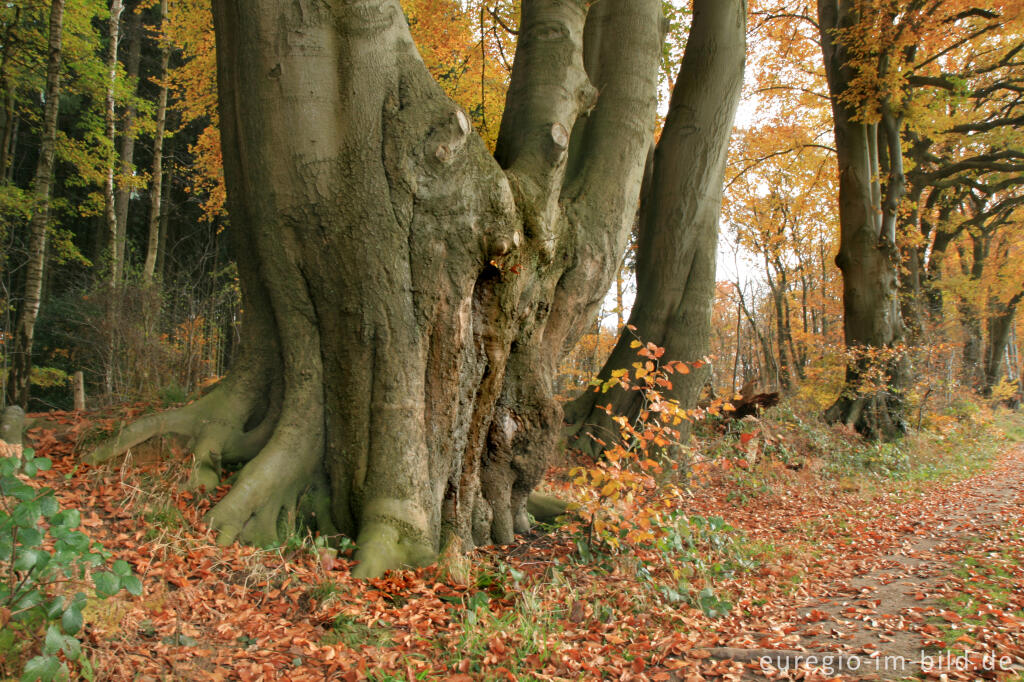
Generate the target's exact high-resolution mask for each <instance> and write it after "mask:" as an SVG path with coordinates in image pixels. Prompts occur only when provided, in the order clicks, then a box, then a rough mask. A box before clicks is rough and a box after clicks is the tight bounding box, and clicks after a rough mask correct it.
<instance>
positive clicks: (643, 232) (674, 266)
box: [566, 0, 747, 453]
mask: <svg viewBox="0 0 1024 682" xmlns="http://www.w3.org/2000/svg"><path fill="white" fill-rule="evenodd" d="M746 11H747V3H746V1H745V0H695V2H694V12H693V24H692V26H691V29H690V37H689V40H688V42H687V45H686V53H685V55H684V57H683V62H682V65H681V66H680V71H679V76H678V78H677V79H676V84H675V88H674V89H673V92H672V101H671V103H670V105H669V112H668V116H667V118H666V120H665V128H664V131H663V132H662V135H661V139H660V140H659V142H658V145H657V148H656V150H655V152H654V154H653V168H652V169H650V172H649V179H648V182H647V183H646V184H647V187H646V190H645V193H644V196H643V199H642V201H641V207H640V231H639V239H638V241H637V266H636V273H637V295H636V301H635V302H634V304H633V309H632V310H631V311H630V315H629V324H628V325H627V328H626V329H624V330H623V332H622V333H621V334H620V336H619V340H618V342H617V343H616V345H615V348H614V350H613V351H612V354H611V356H610V357H609V358H608V360H607V361H606V362H605V364H604V367H603V368H602V369H601V372H600V374H599V375H598V376H599V378H601V379H602V380H606V379H608V378H609V377H610V376H611V373H612V372H613V371H614V370H617V369H627V368H629V367H630V366H631V365H632V363H633V362H635V361H636V360H637V355H636V350H635V349H634V348H632V347H631V344H632V342H633V341H634V339H636V338H639V339H641V340H642V341H643V342H645V343H654V344H656V345H658V346H660V347H662V348H664V349H665V354H664V357H665V359H666V360H680V361H683V362H694V361H698V360H702V359H703V358H704V357H705V356H706V355H707V354H708V352H709V345H710V339H711V313H712V306H713V304H714V297H715V264H716V258H717V255H718V219H719V214H720V211H721V203H722V180H723V176H724V173H725V160H726V153H727V151H728V143H729V136H730V134H731V132H732V125H733V119H734V116H735V113H736V107H737V105H738V103H739V95H740V90H741V86H742V84H743V68H744V62H745V57H746ZM630 327H632V329H631V328H630ZM634 329H635V331H634ZM709 372H710V367H708V366H705V367H703V368H701V369H696V370H694V371H692V372H690V373H689V374H687V375H675V376H674V377H673V384H672V388H671V390H669V391H667V394H668V397H670V398H674V399H676V400H678V401H679V404H680V405H683V406H692V405H694V404H695V403H696V401H697V398H698V396H699V393H700V389H701V388H702V387H703V385H704V383H705V382H706V381H707V377H708V375H709ZM598 401H600V402H601V403H602V405H607V404H609V403H610V404H611V405H612V411H613V412H614V413H615V414H617V415H624V416H626V417H627V418H629V419H630V420H632V419H634V418H635V417H636V416H637V414H638V413H639V412H640V409H641V407H642V404H643V402H642V396H641V395H640V393H639V392H638V391H627V390H623V389H622V388H621V387H616V388H613V389H612V390H611V391H609V392H608V393H606V394H599V393H595V392H593V391H587V392H584V393H583V394H582V395H580V396H579V397H578V398H577V399H576V400H574V401H573V402H572V403H570V405H568V406H567V407H566V419H567V421H568V422H569V423H570V424H572V425H573V430H574V431H575V434H574V436H573V439H572V444H573V446H574V447H578V448H580V449H582V450H585V451H588V452H592V453H593V452H598V451H600V450H602V449H603V447H604V446H602V445H601V443H602V442H607V440H608V437H609V436H613V437H614V436H616V435H617V434H618V431H617V428H616V425H615V423H614V422H613V421H612V418H611V416H610V415H609V414H607V413H606V411H605V410H604V409H602V408H601V407H598V406H597V402H598Z"/></svg>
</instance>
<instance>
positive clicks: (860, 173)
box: [818, 0, 906, 439]
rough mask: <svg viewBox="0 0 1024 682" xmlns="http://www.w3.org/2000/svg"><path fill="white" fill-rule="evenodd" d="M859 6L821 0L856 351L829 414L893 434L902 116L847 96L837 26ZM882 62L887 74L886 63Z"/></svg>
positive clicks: (899, 420)
mask: <svg viewBox="0 0 1024 682" xmlns="http://www.w3.org/2000/svg"><path fill="white" fill-rule="evenodd" d="M859 6H860V3H857V2H854V0H818V23H819V26H820V29H821V45H822V52H823V55H824V58H825V73H826V76H827V77H828V85H829V92H830V94H831V98H832V113H833V119H834V127H835V138H836V156H837V159H838V163H839V226H840V243H839V254H838V255H837V256H836V265H838V266H839V269H840V271H842V273H843V328H844V332H845V341H846V347H847V348H848V349H849V350H850V352H851V353H852V358H851V359H850V361H849V362H848V363H847V367H846V382H845V386H844V389H843V392H842V394H841V395H840V396H839V398H838V399H837V400H836V402H835V404H834V405H832V407H830V408H829V410H828V411H827V413H826V418H827V419H828V420H829V421H832V422H843V423H845V424H848V425H850V426H853V427H855V428H856V429H857V430H858V431H859V432H860V433H862V434H864V435H866V436H869V437H874V438H883V439H890V438H895V437H898V436H899V435H900V434H902V433H903V432H904V431H905V430H906V426H905V421H904V418H903V402H904V401H903V397H902V394H901V384H902V383H903V375H904V373H905V369H904V362H903V361H902V360H901V359H900V358H899V357H898V351H897V350H896V348H897V347H898V346H899V345H900V344H901V342H902V340H903V320H902V316H901V314H900V300H899V281H898V267H899V253H898V251H897V249H896V220H897V214H898V209H899V204H900V200H901V198H902V197H903V193H904V191H905V180H904V174H903V153H902V145H901V143H900V127H901V125H902V121H901V119H900V117H899V116H898V115H897V114H896V113H895V112H894V111H893V109H892V108H891V106H890V103H889V101H888V100H887V99H886V100H883V102H882V104H881V112H880V117H881V120H880V121H879V122H877V123H869V122H865V121H864V120H861V119H859V118H858V113H859V112H858V111H857V110H856V108H855V107H853V106H851V105H850V104H849V103H848V102H846V101H844V97H845V95H846V93H847V90H848V89H849V87H850V83H851V81H852V80H853V79H854V77H855V75H856V72H855V70H854V67H852V66H851V53H850V50H849V49H848V46H846V45H845V44H844V43H842V42H841V41H840V40H839V39H838V36H837V34H836V31H837V30H842V29H844V28H849V27H850V26H853V25H855V24H856V23H857V22H859V21H861V20H863V19H864V18H863V17H861V15H860V13H859V12H858V9H857V8H858V7H859ZM873 11H877V10H873ZM880 59H881V58H880ZM880 70H881V72H882V74H883V76H884V71H885V70H884V68H881V69H880ZM883 181H884V182H883ZM879 384H881V385H879Z"/></svg>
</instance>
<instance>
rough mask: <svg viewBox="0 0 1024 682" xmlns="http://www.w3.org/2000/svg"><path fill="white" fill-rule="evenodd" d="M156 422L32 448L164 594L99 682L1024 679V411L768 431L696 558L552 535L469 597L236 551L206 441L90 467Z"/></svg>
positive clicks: (442, 584) (419, 577)
mask: <svg viewBox="0 0 1024 682" xmlns="http://www.w3.org/2000/svg"><path fill="white" fill-rule="evenodd" d="M143 409H146V408H144V407H143V406H136V407H133V408H126V409H125V410H121V411H120V412H119V413H117V414H114V413H104V414H82V413H50V414H47V415H38V416H39V417H42V418H43V419H42V420H40V421H37V425H36V426H35V427H34V428H32V429H30V431H29V433H28V445H30V446H32V447H33V448H34V449H35V450H36V454H37V455H40V456H46V457H49V458H50V459H52V461H53V468H52V469H51V470H49V471H45V472H40V474H39V478H40V480H41V483H42V484H44V485H48V486H50V487H52V488H54V489H55V490H56V491H57V494H58V498H59V500H60V501H61V503H62V505H63V506H65V507H74V508H77V509H79V510H81V512H82V519H83V520H82V525H83V530H84V531H86V532H87V533H88V534H89V536H90V537H91V538H93V539H94V540H95V541H98V542H100V543H102V544H103V545H104V546H105V547H106V548H107V549H108V550H109V551H111V552H112V553H113V555H114V557H115V558H118V559H124V560H126V561H128V562H129V563H130V564H131V565H132V566H133V567H134V569H135V571H136V573H137V575H138V576H139V577H141V578H142V581H143V585H144V591H143V594H142V595H141V596H139V597H132V596H129V595H127V594H125V593H121V594H119V595H116V596H115V597H112V598H109V599H107V600H102V601H101V600H96V601H92V602H90V604H89V605H88V607H87V608H86V628H85V631H84V635H83V637H82V638H83V642H84V644H85V651H86V653H87V655H88V659H89V661H90V666H91V668H92V676H93V678H94V679H96V680H129V679H130V680H235V679H240V680H279V679H280V680H324V679H332V680H333V679H341V680H356V679H371V680H420V679H423V680H426V679H430V680H433V679H449V680H477V679H480V680H526V679H538V680H563V679H567V680H589V679H621V680H675V679H678V680H685V681H686V682H695V681H696V680H701V679H723V680H740V679H765V678H767V679H805V680H818V679H820V680H825V679H864V678H876V679H878V678H885V679H903V678H910V677H920V676H925V677H930V678H936V679H943V680H955V679H997V678H998V679H1017V680H1022V679H1024V674H1022V671H1024V447H1022V446H1021V444H1020V443H1021V441H1022V440H1024V416H1021V415H1020V414H1016V415H1013V414H1004V415H1002V416H998V417H997V418H989V419H988V420H979V423H975V422H974V420H966V422H963V423H961V422H957V421H955V420H951V421H950V422H949V423H946V424H945V425H944V426H943V428H942V429H938V430H937V431H936V432H935V433H932V434H929V435H919V436H915V437H913V438H911V439H909V441H908V442H907V443H906V444H904V445H903V446H901V448H902V450H893V449H891V448H887V447H879V446H872V447H867V446H863V445H858V444H857V443H856V439H854V438H853V437H852V436H851V435H849V434H845V433H842V432H841V431H839V430H826V429H824V427H817V426H813V427H812V426H807V425H806V424H805V423H804V422H801V421H800V420H799V419H798V418H795V417H792V415H791V418H782V419H780V420H778V422H776V423H768V420H765V422H764V423H761V422H758V423H756V424H755V426H756V429H757V430H756V433H757V434H758V437H757V438H754V439H751V438H744V439H732V440H728V441H727V442H725V443H724V444H723V442H722V439H720V438H719V439H718V440H716V441H714V442H710V443H709V445H708V450H709V451H711V450H715V452H717V454H718V455H722V456H721V457H720V458H718V459H715V460H712V465H711V466H709V468H708V469H707V471H706V472H705V474H704V475H702V476H701V477H700V479H699V480H694V481H693V482H692V484H691V486H690V488H689V492H688V494H687V497H686V500H685V509H682V510H681V514H682V516H680V519H681V521H680V523H679V525H678V526H677V527H675V528H674V529H671V533H669V535H670V536H671V537H672V538H674V539H675V541H676V542H675V544H674V545H673V546H674V547H675V548H676V550H677V551H676V552H675V553H674V554H673V553H672V552H666V551H655V550H654V549H651V551H633V552H628V553H619V554H616V553H615V552H612V551H608V552H600V551H597V550H596V549H592V550H590V551H587V552H585V553H584V552H583V551H582V550H581V542H580V540H581V538H580V537H578V536H577V535H574V534H572V533H570V532H569V531H567V530H565V529H548V530H547V531H546V532H541V531H534V532H531V533H530V534H527V535H525V536H522V537H520V538H518V539H517V542H516V543H515V544H514V545H510V546H506V547H491V548H486V549H482V550H477V551H475V552H474V553H473V555H472V559H473V570H472V574H471V577H470V580H469V581H468V583H469V584H463V585H457V584H451V583H449V582H446V581H443V580H441V579H439V577H438V575H437V573H436V569H434V568H427V569H422V570H418V571H402V572H393V573H390V574H388V575H387V576H386V577H384V578H381V579H376V580H369V581H359V580H354V579H353V578H351V576H350V573H349V568H350V567H351V562H350V561H348V559H347V558H345V557H344V556H342V557H341V558H339V559H337V560H333V559H332V558H330V557H322V556H321V554H320V553H319V552H318V550H317V549H316V547H315V546H314V544H313V543H312V542H311V541H310V539H309V538H302V537H299V536H296V537H295V538H293V539H292V540H291V541H289V542H288V543H286V544H285V545H284V546H282V547H277V548H266V549H258V548H252V547H241V546H238V545H233V546H231V547H227V548H220V547H218V546H217V545H216V544H215V543H214V541H213V538H212V536H211V535H210V534H209V533H208V532H206V530H205V529H204V527H203V525H202V522H201V519H202V516H203V514H204V512H205V511H206V510H208V509H209V507H210V504H211V500H210V499H207V498H200V497H196V496H193V495H192V494H191V493H187V492H181V490H180V485H181V483H182V482H183V480H184V477H185V473H186V463H187V453H186V452H184V450H183V448H181V447H179V446H178V445H176V444H174V443H171V442H166V443H151V444H148V445H144V446H142V447H140V448H136V449H134V451H133V452H132V453H131V454H130V455H129V456H128V457H126V458H124V459H123V460H121V461H119V462H116V463H114V464H111V465H106V466H103V467H97V468H92V467H88V466H85V465H82V464H81V463H80V461H79V455H80V453H81V452H82V451H83V450H84V449H87V448H88V447H90V446H91V445H92V444H95V443H96V442H97V441H98V439H99V438H101V437H102V436H103V435H104V434H105V433H108V432H109V431H110V430H111V429H112V428H113V427H114V424H115V422H116V421H117V420H118V419H124V418H130V417H131V416H133V414H137V413H138V412H139V411H141V410H143ZM981 421H984V423H981ZM741 443H742V450H741ZM754 450H756V453H755V454H756V455H757V457H750V456H749V455H750V454H751V452H753V451H754ZM726 451H728V452H726ZM729 452H732V454H733V455H736V454H737V453H740V454H742V455H743V456H742V457H730V456H726V455H728V454H729ZM723 453H724V455H723ZM751 461H753V463H752V464H751V463H749V462H751ZM566 479H567V476H566V475H565V472H564V471H560V470H555V471H553V473H552V477H551V481H550V483H549V487H551V488H552V489H554V491H555V492H558V493H563V492H566V491H567V490H568V488H567V486H568V484H567V483H566V482H565V481H566ZM219 490H220V489H219ZM220 492H223V491H222V490H220ZM662 549H664V548H662ZM584 559H586V560H584ZM29 650H30V647H27V648H26V649H25V650H24V651H22V652H21V653H22V654H27V653H29ZM11 660H13V658H11ZM2 665H3V664H2V662H0V666H2ZM14 672H16V671H8V673H9V674H14ZM0 677H2V675H0Z"/></svg>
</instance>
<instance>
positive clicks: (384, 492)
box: [91, 0, 661, 575]
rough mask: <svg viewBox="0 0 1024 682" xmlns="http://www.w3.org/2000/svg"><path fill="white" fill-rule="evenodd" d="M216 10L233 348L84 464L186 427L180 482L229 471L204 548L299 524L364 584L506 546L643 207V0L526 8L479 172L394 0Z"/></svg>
mask: <svg viewBox="0 0 1024 682" xmlns="http://www.w3.org/2000/svg"><path fill="white" fill-rule="evenodd" d="M213 6H214V18H215V27H216V32H217V43H218V44H217V57H218V83H219V86H220V106H221V131H222V136H223V148H224V164H225V179H226V181H227V188H228V196H229V211H230V215H231V226H230V228H229V229H230V231H231V233H232V236H233V243H234V246H235V250H236V256H237V259H238V267H239V274H240V281H241V284H242V289H243V296H244V308H245V316H244V323H243V324H244V329H243V337H244V341H243V345H242V348H241V349H240V355H239V357H238V359H237V361H236V363H235V365H234V366H233V367H232V369H231V371H230V373H229V374H228V376H227V377H226V378H225V379H224V380H223V381H222V382H221V383H220V384H219V385H218V386H217V387H216V388H215V389H214V390H213V391H212V392H211V393H209V394H208V395H207V396H206V397H204V398H203V399H201V400H199V401H198V402H196V403H194V404H192V405H190V406H188V407H185V408H183V409H181V410H179V411H175V412H170V413H164V414H161V415H156V416H153V417H150V418H146V419H143V420H142V421H139V422H136V423H134V424H132V425H131V426H128V427H127V428H126V429H125V430H124V431H122V433H121V434H120V435H119V436H118V437H117V438H115V439H114V440H113V441H111V442H109V443H107V444H105V445H104V446H102V447H101V448H100V449H99V450H97V451H96V452H94V453H93V455H92V457H91V459H92V460H93V461H100V460H103V459H106V458H108V457H110V456H112V455H113V454H115V453H117V452H121V451H123V450H125V449H126V448H128V447H131V446H132V445H134V444H135V443H137V442H139V441H141V440H143V439H145V438H147V437H150V436H152V435H154V434H156V433H158V432H161V431H172V432H178V433H183V434H189V435H191V436H193V437H194V451H195V453H196V458H197V467H196V472H195V481H194V482H195V483H196V484H202V485H206V486H212V485H215V484H217V483H218V482H219V480H220V470H221V466H222V465H223V464H225V463H228V462H246V464H245V466H244V468H243V469H242V472H241V474H240V475H239V477H238V479H237V481H236V482H235V484H234V485H233V487H232V488H231V490H230V492H228V494H227V495H226V496H225V497H224V498H223V499H222V500H220V501H219V502H218V503H217V505H216V506H215V507H214V509H213V510H212V512H211V514H210V517H209V522H210V524H211V526H212V527H214V528H215V529H217V530H218V531H219V539H220V540H221V541H223V542H230V541H232V540H234V539H236V538H238V539H241V540H245V541H251V542H256V543H263V542H267V541H273V540H274V539H276V538H277V537H278V536H279V532H278V529H279V526H281V525H282V524H283V523H290V522H292V521H293V520H294V517H295V516H296V515H302V516H306V517H314V518H315V519H316V521H317V523H318V524H319V526H320V527H321V528H322V529H326V530H328V531H330V530H334V529H336V530H338V531H340V532H343V533H345V534H347V535H350V536H352V537H355V538H356V542H357V545H358V553H357V558H358V559H359V561H360V562H361V563H360V565H359V566H358V570H357V572H358V573H359V574H361V575H375V574H378V573H380V572H382V571H384V570H386V569H388V568H391V567H395V566H400V565H406V564H418V563H422V562H426V561H429V560H431V559H432V557H434V556H435V554H436V553H437V551H438V550H439V549H441V548H442V547H444V546H446V545H448V544H450V543H451V544H454V543H459V544H461V545H462V546H472V545H473V544H481V543H492V542H497V543H507V542H509V541H511V540H512V537H513V533H514V532H515V531H521V530H525V529H526V527H527V526H528V517H527V512H526V508H525V505H526V498H527V495H528V494H529V492H530V490H531V489H532V488H533V487H534V486H535V485H536V484H537V483H538V482H539V480H540V478H541V476H542V474H543V472H544V469H545V466H546V462H547V457H548V455H549V453H550V452H551V451H552V450H553V448H554V447H555V444H556V439H557V437H558V435H559V428H558V427H559V426H560V424H561V418H562V413H561V410H560V409H559V407H558V404H557V402H555V399H554V396H553V391H552V380H553V376H554V371H555V368H556V366H557V362H558V359H559V358H560V356H561V354H562V352H563V349H565V348H568V347H570V346H571V345H572V344H573V343H574V342H575V340H576V337H577V336H578V334H579V333H580V332H581V331H582V330H583V329H584V328H585V327H586V324H587V322H588V321H589V320H591V319H592V318H593V316H594V315H595V314H596V312H597V310H598V308H599V306H600V303H601V300H602V298H603V295H604V293H605V291H607V289H608V286H609V285H610V283H611V280H612V277H613V276H614V273H615V268H616V267H618V264H619V259H620V258H621V254H622V251H623V248H624V246H625V243H626V238H627V236H628V232H629V229H630V226H631V224H632V221H633V216H634V214H635V210H636V202H637V200H638V196H639V191H640V185H641V180H642V176H643V169H644V159H645V155H646V153H647V149H648V147H649V145H650V143H651V139H652V135H653V128H654V119H655V106H656V97H655V94H656V84H657V67H658V60H659V58H660V55H661V2H660V0H602V1H601V2H598V3H593V4H590V3H586V2H583V0H578V1H577V0H572V1H568V0H524V2H523V7H522V20H521V24H520V33H519V44H518V49H517V54H516V63H515V66H514V69H513V73H512V79H511V84H510V88H509V93H508V102H507V105H506V110H505V115H504V118H503V121H502V127H501V133H500V136H499V141H498V146H497V152H496V154H495V155H493V156H492V155H491V154H490V153H488V151H487V149H486V147H485V146H484V144H483V142H482V140H481V139H480V138H479V136H477V135H476V134H474V133H473V131H472V129H471V127H470V121H469V117H468V116H467V115H466V113H465V112H463V111H461V110H460V109H459V108H458V106H457V105H455V104H453V103H452V102H451V101H450V100H449V99H448V98H447V97H446V96H445V95H444V93H443V92H442V90H441V89H440V87H439V86H438V85H437V84H436V83H435V82H434V81H433V79H432V78H431V77H430V75H429V73H428V71H427V70H426V68H425V66H424V64H423V62H422V60H421V59H420V57H419V54H418V53H417V51H416V48H415V46H414V45H413V42H412V39H411V37H410V34H409V30H408V27H407V25H406V23H405V20H404V18H403V15H402V10H401V7H400V5H399V3H398V2H397V0H346V1H344V2H343V1H340V0H334V1H331V2H322V1H313V0H287V1H284V0H276V1H275V0H215V1H214V3H213ZM588 6H589V12H588ZM598 93H600V94H598Z"/></svg>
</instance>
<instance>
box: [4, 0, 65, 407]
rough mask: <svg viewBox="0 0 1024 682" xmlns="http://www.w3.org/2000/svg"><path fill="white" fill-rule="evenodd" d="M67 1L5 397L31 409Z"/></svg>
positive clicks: (54, 45) (54, 48) (53, 26)
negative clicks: (30, 381) (32, 375)
mask: <svg viewBox="0 0 1024 682" xmlns="http://www.w3.org/2000/svg"><path fill="white" fill-rule="evenodd" d="M63 36H64V0H52V2H51V3H50V26H49V39H48V47H47V58H46V99H45V103H44V105H43V128H42V134H41V136H40V141H39V158H38V160H37V162H36V172H35V176H34V177H33V179H32V198H33V202H34V205H33V207H32V218H31V219H30V220H29V224H28V262H27V263H26V266H25V282H24V289H23V292H22V297H21V305H20V306H19V307H18V317H17V321H16V322H15V325H14V344H13V350H12V352H11V367H10V370H9V372H8V375H7V399H8V402H10V403H11V404H14V405H20V406H21V407H22V408H27V407H28V398H29V379H30V377H31V374H32V342H33V339H34V337H35V326H36V318H38V316H39V304H40V300H41V298H42V290H43V268H44V265H45V263H46V240H47V225H48V223H49V219H50V193H51V187H52V183H53V167H54V159H55V155H56V143H57V114H58V111H59V108H60V69H61V62H62V59H63Z"/></svg>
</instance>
